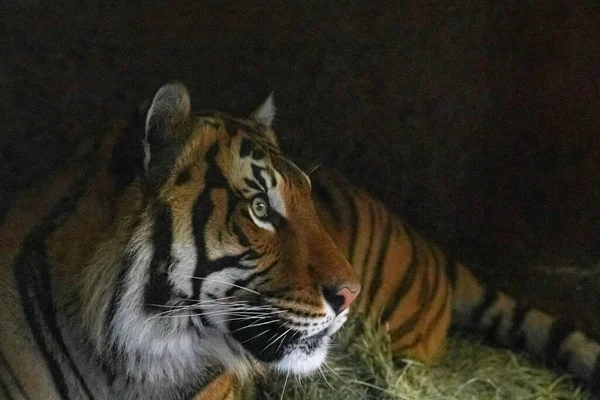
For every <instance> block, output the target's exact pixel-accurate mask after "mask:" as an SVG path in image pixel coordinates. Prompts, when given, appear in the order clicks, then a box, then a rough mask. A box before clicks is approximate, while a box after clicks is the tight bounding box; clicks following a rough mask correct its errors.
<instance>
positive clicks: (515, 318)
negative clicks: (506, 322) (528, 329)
mask: <svg viewBox="0 0 600 400" xmlns="http://www.w3.org/2000/svg"><path fill="white" fill-rule="evenodd" d="M529 311H531V307H529V306H526V305H521V304H519V303H517V304H516V305H515V308H514V309H513V314H512V318H511V326H510V331H509V333H508V338H509V340H511V341H512V347H514V348H517V349H520V348H523V347H525V342H526V339H527V338H526V337H525V333H524V332H523V331H522V330H521V326H522V325H523V322H525V317H527V313H529Z"/></svg>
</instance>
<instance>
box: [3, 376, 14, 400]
mask: <svg viewBox="0 0 600 400" xmlns="http://www.w3.org/2000/svg"><path fill="white" fill-rule="evenodd" d="M0 389H1V392H0V393H4V394H5V398H6V399H7V400H14V397H13V396H11V394H10V389H9V388H8V386H6V384H5V383H4V382H3V381H2V379H0Z"/></svg>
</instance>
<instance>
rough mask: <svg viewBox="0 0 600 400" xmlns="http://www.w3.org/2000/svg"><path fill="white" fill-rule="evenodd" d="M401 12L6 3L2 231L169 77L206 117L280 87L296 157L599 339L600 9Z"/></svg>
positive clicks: (567, 3) (242, 106)
mask: <svg viewBox="0 0 600 400" xmlns="http://www.w3.org/2000/svg"><path fill="white" fill-rule="evenodd" d="M392 3H393V2H390V1H380V0H368V1H358V0H353V1H343V2H342V1H316V0H304V1H293V2H292V1H273V2H258V1H245V2H240V1H237V2H236V1H226V0H222V1H179V0H174V1H144V2H139V4H136V3H135V2H133V1H127V2H126V1H123V2H121V3H116V2H114V3H107V2H103V4H104V5H93V4H92V3H91V2H81V1H74V0H67V1H51V2H50V1H45V0H37V1H36V0H30V1H27V0H21V1H12V2H8V1H6V2H2V4H1V5H0V29H2V31H0V34H1V37H0V38H1V40H0V122H1V129H0V185H1V187H0V217H1V215H2V214H3V213H4V212H5V211H6V209H7V208H8V207H10V204H11V202H12V201H13V200H14V197H15V194H16V193H17V192H18V191H19V190H22V189H23V188H25V187H27V186H32V185H33V186H35V185H36V184H38V183H39V182H40V180H41V179H44V177H45V176H47V174H48V172H50V171H52V170H53V169H55V168H56V167H57V166H59V165H60V164H61V160H62V159H63V158H64V157H65V155H66V154H68V153H69V152H70V151H72V150H73V148H74V146H75V145H76V144H77V143H78V142H80V141H81V139H82V138H83V137H86V136H89V135H102V132H106V130H107V129H109V128H110V127H111V126H113V125H114V124H116V123H119V121H123V120H124V119H125V118H127V117H128V116H129V115H130V113H131V111H132V110H133V109H135V108H136V107H137V106H138V105H139V104H140V103H141V102H142V101H143V100H144V99H145V98H146V97H147V96H149V95H150V94H151V93H152V90H154V89H155V88H156V87H157V86H159V85H160V84H162V83H164V82H165V81H166V80H169V79H173V78H177V79H180V80H182V81H183V82H185V83H186V84H187V85H188V87H189V88H190V91H191V92H192V96H193V98H194V104H195V106H196V108H199V109H200V108H203V109H206V108H219V109H224V110H228V111H231V112H233V113H242V114H245V113H248V112H249V111H250V110H251V109H252V108H253V107H254V106H255V105H257V104H259V103H260V102H261V101H262V100H263V99H264V98H265V97H266V96H267V95H268V94H269V92H270V91H271V90H274V91H275V97H276V101H277V103H278V109H279V113H278V118H277V122H276V127H277V129H278V131H279V135H280V140H281V142H282V143H283V147H284V148H285V149H288V152H290V153H293V154H299V155H302V156H304V157H306V156H308V157H310V158H312V159H314V160H323V161H324V164H325V165H336V166H338V167H339V168H340V169H341V170H342V171H343V172H345V173H346V174H347V175H349V177H350V178H351V179H352V180H353V181H354V182H355V183H356V184H358V185H359V186H363V187H365V188H367V189H368V190H370V191H371V192H373V193H374V194H376V195H378V196H379V197H381V198H382V199H384V200H385V201H386V202H387V204H388V205H389V206H390V207H391V208H393V209H394V210H396V211H397V212H398V213H399V214H400V215H402V216H403V217H404V218H405V219H407V220H408V221H409V222H410V223H411V224H413V225H414V226H416V227H417V228H419V229H420V230H421V231H422V232H423V233H424V234H425V235H426V236H427V237H429V238H431V239H433V240H436V241H437V242H439V243H441V244H443V245H444V246H445V247H446V248H447V249H449V250H451V251H452V252H454V253H455V254H456V255H458V257H459V258H461V259H463V260H466V261H469V262H470V263H472V265H474V267H475V268H476V269H477V271H479V273H482V274H483V275H487V276H489V277H491V278H490V279H492V280H493V281H495V282H496V283H497V284H498V285H500V286H501V287H504V288H505V289H508V290H509V291H510V292H512V293H514V294H519V295H522V296H524V297H525V298H527V299H529V300H530V301H532V302H534V303H535V304H537V305H539V306H542V307H544V308H546V309H548V310H549V311H551V312H554V313H563V314H567V315H570V316H571V317H573V318H574V319H577V320H578V321H579V322H580V323H581V324H582V325H584V326H588V325H589V324H590V322H591V321H593V320H595V319H597V317H598V316H599V315H600V312H599V310H600V301H599V296H598V295H597V292H598V287H599V285H600V268H599V264H598V263H597V261H598V260H599V259H600V209H599V202H600V171H599V169H598V168H599V166H600V3H598V2H597V1H595V0H556V1H533V0H532V1H515V2H498V1H491V0H490V1H475V0H465V1H461V2H456V1H454V0H405V1H398V2H395V3H393V4H392ZM455 3H460V4H455ZM588 327H589V326H588ZM597 332H600V330H598V331H597ZM598 336H600V335H598Z"/></svg>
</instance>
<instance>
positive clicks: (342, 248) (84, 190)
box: [0, 83, 600, 400]
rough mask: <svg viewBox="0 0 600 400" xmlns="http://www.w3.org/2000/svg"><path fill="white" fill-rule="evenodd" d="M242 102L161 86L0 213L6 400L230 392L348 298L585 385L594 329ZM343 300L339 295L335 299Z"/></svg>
mask: <svg viewBox="0 0 600 400" xmlns="http://www.w3.org/2000/svg"><path fill="white" fill-rule="evenodd" d="M272 117H273V105H272V103H271V101H270V100H269V101H267V102H266V103H265V105H263V106H262V107H261V108H259V109H258V110H257V111H256V112H255V113H254V114H253V117H252V118H251V119H249V120H244V119H235V118H231V117H229V116H226V115H223V114H218V113H217V114H214V115H211V116H208V117H198V116H194V115H192V114H191V113H190V105H189V96H188V94H187V91H186V90H185V88H184V87H183V86H182V85H181V84H178V83H172V84H168V85H165V86H163V87H162V88H161V89H159V91H158V92H157V94H156V95H155V97H154V99H153V101H152V103H151V104H150V105H149V107H147V109H146V110H145V114H144V115H143V118H144V120H143V121H141V123H140V124H138V125H133V126H132V128H131V129H130V131H127V132H125V133H120V134H115V135H112V136H111V137H106V138H102V139H101V140H97V141H90V143H87V144H86V145H85V146H82V149H81V150H80V152H79V153H78V154H75V155H73V156H72V157H70V159H69V160H67V162H66V167H65V168H64V169H63V170H61V171H59V172H58V173H57V174H56V176H55V177H54V179H52V180H50V181H48V183H47V184H46V186H45V187H44V188H43V189H37V190H34V191H32V192H31V193H27V194H25V195H24V196H23V197H22V199H20V200H18V201H17V202H16V204H15V206H14V207H13V210H12V212H11V213H10V214H8V215H7V216H5V218H4V219H3V221H2V226H1V228H0V248H1V250H2V251H1V253H0V302H1V303H0V304H2V307H0V398H1V396H4V397H5V398H7V399H88V398H93V399H189V398H192V397H194V396H195V397H194V398H195V399H197V400H209V399H238V398H248V397H252V392H253V386H252V384H251V383H252V381H253V378H255V377H257V376H259V375H264V374H265V373H266V372H268V371H269V370H276V371H279V372H280V373H284V374H289V373H292V374H309V373H311V372H313V371H315V370H316V369H318V368H320V366H321V364H322V362H323V360H324V359H325V357H326V354H327V349H328V346H329V343H330V341H331V337H332V335H333V334H334V333H335V332H336V331H337V330H338V329H339V328H340V327H341V326H342V325H343V323H344V321H345V320H346V318H347V315H348V313H349V311H350V310H352V312H357V313H362V314H364V315H366V316H367V318H368V319H370V320H371V321H373V322H375V323H383V324H385V326H386V327H387V329H389V332H390V336H391V339H392V350H393V351H394V353H395V354H397V355H403V356H411V357H414V358H417V359H419V360H421V361H423V362H426V363H434V362H435V361H436V360H437V359H438V358H439V357H440V356H441V355H442V354H443V352H444V347H445V340H446V337H447V332H448V328H449V326H450V325H451V324H456V325H458V326H461V327H470V328H475V329H477V330H479V331H481V332H485V333H486V334H488V335H490V336H491V337H492V338H494V339H495V340H496V341H497V342H498V343H499V344H501V345H506V346H524V347H525V348H526V349H527V350H529V351H531V352H532V353H533V354H535V355H537V356H539V357H542V358H543V359H545V360H546V361H548V362H558V363H559V364H561V365H562V366H563V367H564V368H566V369H567V370H568V371H570V372H572V373H574V374H575V375H577V376H578V377H579V378H581V379H583V380H586V381H589V382H591V383H594V382H595V381H596V380H597V379H598V376H600V375H599V374H598V365H597V364H598V362H597V359H598V355H599V354H600V346H599V345H598V344H597V343H596V342H594V341H592V340H590V339H589V338H587V337H586V336H585V335H584V334H583V333H582V332H579V331H576V330H573V329H571V328H569V327H568V326H567V325H565V324H563V323H562V322H561V320H558V319H556V318H554V317H551V316H548V315H546V314H544V313H542V312H540V311H537V310H535V309H529V308H526V307H523V306H522V305H520V304H519V303H518V302H517V301H515V300H514V299H512V298H510V297H509V296H507V295H505V294H503V293H499V292H497V291H495V290H493V289H491V288H488V289H486V288H484V286H482V285H481V284H480V283H479V282H478V281H477V280H476V279H475V278H474V276H473V275H472V274H471V273H470V272H469V271H468V269H466V268H465V267H464V266H463V265H462V264H461V263H459V262H456V261H454V260H452V259H450V258H449V257H448V256H447V255H446V254H445V253H444V252H442V251H441V250H440V249H439V248H438V247H437V246H435V245H433V244H431V243H428V242H427V241H426V240H424V239H423V238H421V237H420V236H419V235H418V234H417V233H416V232H414V231H413V230H412V229H411V228H410V227H408V226H407V225H406V224H405V223H404V222H403V221H401V220H400V219H399V218H397V217H396V216H394V215H393V214H391V213H390V212H388V211H387V210H386V208H385V207H384V205H383V204H381V203H380V202H378V201H377V200H375V199H373V198H372V197H370V196H369V195H368V194H366V193H365V192H362V191H361V190H359V189H357V188H355V187H353V186H352V185H350V184H349V183H348V182H347V181H346V180H345V179H344V178H342V177H340V176H338V175H337V174H336V173H333V172H329V171H326V170H319V171H316V172H315V173H314V174H311V176H310V177H308V176H307V175H306V174H305V173H304V172H302V170H301V169H300V168H298V167H297V166H296V165H295V164H294V163H293V162H291V161H290V160H289V159H287V158H286V157H285V156H284V155H283V154H281V152H280V150H279V148H278V146H277V142H276V139H275V136H274V133H273V131H272V129H271V127H270V125H271V121H272ZM350 303H352V306H351V307H349V305H350Z"/></svg>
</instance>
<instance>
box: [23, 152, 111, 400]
mask: <svg viewBox="0 0 600 400" xmlns="http://www.w3.org/2000/svg"><path fill="white" fill-rule="evenodd" d="M99 145H100V141H98V142H96V144H95V145H94V147H95V148H96V150H97V148H98V146H99ZM88 165H89V167H88V170H87V171H86V173H85V174H84V176H83V177H81V178H80V179H78V180H77V181H76V182H75V183H74V184H73V185H71V187H69V189H68V190H67V193H68V195H66V196H65V197H63V198H62V199H61V200H60V201H59V202H58V203H57V204H55V205H54V206H53V207H52V209H51V210H50V212H49V213H48V214H47V215H46V216H45V217H44V218H43V219H42V220H41V222H40V224H39V225H38V226H37V227H36V228H35V229H34V230H33V231H32V233H31V234H30V235H29V237H28V238H27V239H26V240H25V242H24V246H23V252H22V253H21V254H20V255H19V257H18V258H17V260H16V262H15V263H14V265H13V274H14V278H15V282H16V284H17V289H18V291H19V295H20V298H21V306H22V307H23V312H24V314H25V317H26V319H27V322H28V324H29V327H30V329H31V332H32V334H33V336H34V337H35V339H36V342H37V344H38V346H39V348H40V351H41V353H42V355H43V357H44V359H45V361H46V364H47V366H48V369H49V371H50V373H51V375H52V379H53V381H54V384H55V386H56V389H57V391H58V393H59V395H60V396H61V397H62V398H64V399H68V398H69V389H68V385H67V383H66V379H65V376H64V375H63V372H62V367H61V364H60V361H59V360H58V359H57V355H56V354H54V353H53V352H52V351H51V350H50V349H49V348H48V346H47V344H46V342H47V341H49V340H54V342H55V343H56V345H57V346H58V347H59V349H60V350H61V352H62V353H63V356H64V357H65V358H66V360H67V363H68V364H69V367H70V368H71V369H72V371H73V374H74V375H75V377H76V379H77V380H78V381H79V384H80V386H81V389H82V390H83V391H84V392H85V393H86V394H87V395H88V397H89V398H92V395H91V393H90V391H89V389H88V388H87V385H86V384H85V382H84V380H83V377H82V376H81V373H80V372H79V369H78V368H77V366H76V365H75V362H74V361H73V359H72V357H71V355H70V354H69V352H68V349H67V347H66V345H65V343H64V341H63V338H62V334H61V332H60V328H59V327H58V322H57V321H56V309H55V306H54V299H53V295H52V284H51V275H50V268H51V267H50V263H49V261H48V257H47V252H46V245H45V240H46V238H47V237H49V236H50V235H51V234H52V233H53V232H54V231H55V230H56V229H58V228H59V227H61V226H62V224H64V223H65V222H66V220H67V218H68V216H69V215H71V214H73V213H74V212H75V211H76V209H77V206H78V204H79V201H80V200H81V198H82V197H83V196H84V195H85V193H86V190H87V183H88V180H89V178H90V177H91V176H92V175H93V173H94V172H95V166H96V163H91V164H88Z"/></svg>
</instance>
